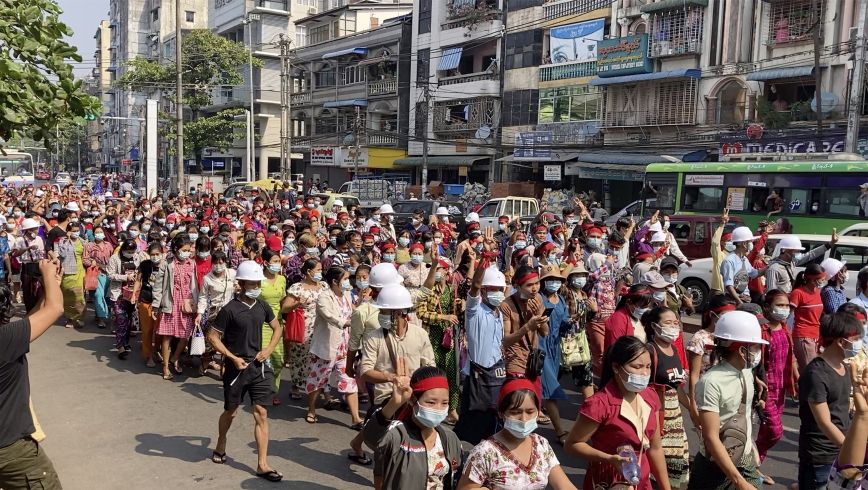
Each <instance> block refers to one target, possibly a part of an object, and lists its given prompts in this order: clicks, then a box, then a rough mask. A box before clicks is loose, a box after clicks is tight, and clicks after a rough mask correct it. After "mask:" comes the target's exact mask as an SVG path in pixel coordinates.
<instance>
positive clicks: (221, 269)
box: [211, 264, 226, 274]
mask: <svg viewBox="0 0 868 490" xmlns="http://www.w3.org/2000/svg"><path fill="white" fill-rule="evenodd" d="M211 270H212V271H214V272H216V273H217V274H223V273H224V272H226V266H225V265H223V264H220V265H215V266H214V267H213V268H212V269H211Z"/></svg>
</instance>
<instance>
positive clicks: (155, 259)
mask: <svg viewBox="0 0 868 490" xmlns="http://www.w3.org/2000/svg"><path fill="white" fill-rule="evenodd" d="M162 261H163V256H162V255H152V256H151V262H153V263H155V264H159V263H160V262H162Z"/></svg>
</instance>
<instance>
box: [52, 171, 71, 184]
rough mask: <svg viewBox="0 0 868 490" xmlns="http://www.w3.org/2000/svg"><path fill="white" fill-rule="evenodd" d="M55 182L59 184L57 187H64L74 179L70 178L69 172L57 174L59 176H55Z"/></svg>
mask: <svg viewBox="0 0 868 490" xmlns="http://www.w3.org/2000/svg"><path fill="white" fill-rule="evenodd" d="M54 181H55V182H57V185H59V186H60V187H63V186H65V185H67V184H69V183H70V182H71V181H72V177H70V175H69V172H57V175H56V176H54Z"/></svg>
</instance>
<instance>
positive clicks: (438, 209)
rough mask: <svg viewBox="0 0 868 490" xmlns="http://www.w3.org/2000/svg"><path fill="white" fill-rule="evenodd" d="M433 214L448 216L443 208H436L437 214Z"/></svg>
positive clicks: (446, 210) (447, 211)
mask: <svg viewBox="0 0 868 490" xmlns="http://www.w3.org/2000/svg"><path fill="white" fill-rule="evenodd" d="M434 214H436V215H437V216H449V210H448V209H446V208H444V207H443V206H440V207H439V208H437V212H436V213H434Z"/></svg>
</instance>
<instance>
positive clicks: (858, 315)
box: [853, 311, 868, 323]
mask: <svg viewBox="0 0 868 490" xmlns="http://www.w3.org/2000/svg"><path fill="white" fill-rule="evenodd" d="M853 316H854V317H856V319H857V320H859V321H860V322H862V323H865V320H868V318H866V317H865V315H864V314H863V313H862V312H861V311H857V312H856V313H853Z"/></svg>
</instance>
